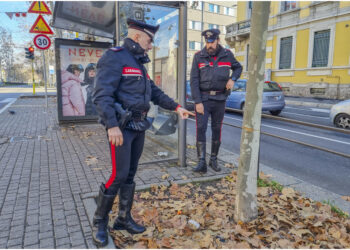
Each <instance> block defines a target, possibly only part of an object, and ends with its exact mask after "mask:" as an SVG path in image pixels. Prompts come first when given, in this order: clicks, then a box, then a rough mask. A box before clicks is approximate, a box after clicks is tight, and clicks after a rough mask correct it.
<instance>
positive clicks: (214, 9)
mask: <svg viewBox="0 0 350 250" xmlns="http://www.w3.org/2000/svg"><path fill="white" fill-rule="evenodd" d="M187 9H188V12H187V19H188V21H187V71H186V72H187V79H189V76H190V73H191V67H192V61H193V57H194V54H195V53H196V52H197V51H199V50H201V49H202V48H203V47H204V44H205V40H204V39H203V38H202V36H201V33H202V31H204V30H207V29H212V28H215V29H219V30H220V32H221V33H220V41H221V45H222V46H223V47H225V48H230V49H232V48H231V47H230V46H229V45H228V44H227V43H226V41H225V35H226V25H228V24H231V23H234V22H236V16H237V14H236V9H237V2H236V1H222V2H220V1H188V2H187ZM233 51H234V50H233Z"/></svg>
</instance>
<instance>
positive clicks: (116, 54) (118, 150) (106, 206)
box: [93, 19, 194, 247]
mask: <svg viewBox="0 0 350 250" xmlns="http://www.w3.org/2000/svg"><path fill="white" fill-rule="evenodd" d="M127 24H128V37H127V38H126V39H125V40H124V43H123V46H122V47H115V48H111V49H109V50H108V51H107V52H105V53H104V55H103V56H102V57H101V59H100V60H99V61H98V64H97V75H96V79H95V89H94V94H93V101H94V103H95V104H96V109H97V112H98V114H99V116H100V121H101V123H102V124H103V125H104V126H105V127H106V130H107V136H108V139H109V142H110V143H109V146H110V152H111V159H112V171H111V172H112V174H111V176H110V178H109V180H108V181H107V182H106V183H105V184H103V183H102V184H101V186H100V190H99V196H98V199H97V209H96V212H95V215H94V218H93V241H94V243H95V244H96V245H97V246H99V247H101V246H105V245H107V243H108V233H107V224H108V213H109V212H110V210H111V208H112V205H113V201H114V198H115V197H116V195H117V193H118V191H119V214H118V217H117V218H116V220H115V222H114V225H113V228H112V229H114V230H127V231H128V232H129V233H131V234H137V233H142V232H144V231H145V230H146V229H145V227H144V226H142V225H139V224H137V223H136V222H135V221H134V220H133V218H132V216H131V213H130V211H131V208H132V203H133V199H134V192H135V183H134V176H135V174H136V170H137V165H138V162H139V159H140V157H141V154H142V150H143V145H144V140H145V130H146V129H148V128H149V127H150V125H151V124H150V123H149V120H148V119H147V112H148V110H149V109H150V104H149V103H150V101H152V102H153V103H154V104H156V105H159V106H161V107H162V108H165V109H168V110H174V111H176V112H177V113H178V114H179V115H180V117H181V118H182V119H186V118H188V115H194V114H192V113H191V112H189V111H187V110H186V109H183V108H182V107H181V106H180V105H179V104H178V103H176V102H175V101H174V100H173V99H171V98H170V97H169V96H167V95H166V94H165V93H163V91H162V90H161V89H159V88H158V87H157V86H156V85H155V84H154V82H153V81H152V80H151V79H150V77H149V75H148V74H147V70H146V68H145V67H144V64H145V63H148V62H150V59H149V57H148V55H147V52H148V51H149V50H151V49H152V42H153V38H154V35H155V33H156V32H157V30H158V28H159V25H158V26H153V25H148V24H145V23H143V22H139V21H136V20H132V19H128V20H127ZM115 102H117V103H119V104H120V105H121V106H122V108H123V109H125V110H129V111H131V112H132V116H131V120H130V121H129V122H128V123H127V124H126V126H125V128H123V129H121V128H120V126H121V124H120V123H119V122H121V121H120V120H119V121H118V118H117V117H118V116H117V115H116V112H115V109H114V103H115Z"/></svg>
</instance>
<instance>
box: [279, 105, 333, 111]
mask: <svg viewBox="0 0 350 250" xmlns="http://www.w3.org/2000/svg"><path fill="white" fill-rule="evenodd" d="M284 108H285V109H297V110H304V111H316V112H323V113H330V112H331V111H330V110H329V109H320V108H310V109H301V108H295V107H289V106H285V107H284Z"/></svg>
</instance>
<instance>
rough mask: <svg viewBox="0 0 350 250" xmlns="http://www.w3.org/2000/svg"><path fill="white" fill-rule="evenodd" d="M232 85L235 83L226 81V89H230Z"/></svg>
mask: <svg viewBox="0 0 350 250" xmlns="http://www.w3.org/2000/svg"><path fill="white" fill-rule="evenodd" d="M233 85H235V82H234V81H233V80H232V79H230V80H228V81H227V83H226V89H232V88H233Z"/></svg>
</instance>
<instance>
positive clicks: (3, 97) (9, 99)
mask: <svg viewBox="0 0 350 250" xmlns="http://www.w3.org/2000/svg"><path fill="white" fill-rule="evenodd" d="M20 95H21V93H1V88H0V113H1V112H3V111H4V110H5V107H6V106H7V105H9V104H10V103H13V102H15V101H16V99H17V98H18V97H19V96H20Z"/></svg>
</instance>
